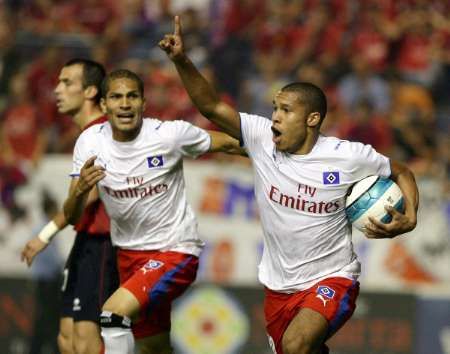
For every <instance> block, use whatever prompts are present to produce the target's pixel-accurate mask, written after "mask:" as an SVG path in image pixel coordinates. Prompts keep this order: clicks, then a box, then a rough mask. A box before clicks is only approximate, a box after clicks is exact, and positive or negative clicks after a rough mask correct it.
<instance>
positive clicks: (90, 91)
mask: <svg viewBox="0 0 450 354" xmlns="http://www.w3.org/2000/svg"><path fill="white" fill-rule="evenodd" d="M97 94H98V88H97V87H95V86H94V85H90V86H88V87H86V88H85V89H84V95H85V96H86V98H87V99H89V100H93V99H94V98H95V96H97Z"/></svg>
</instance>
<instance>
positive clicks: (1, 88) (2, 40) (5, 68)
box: [0, 4, 21, 112]
mask: <svg viewBox="0 0 450 354" xmlns="http://www.w3.org/2000/svg"><path fill="white" fill-rule="evenodd" d="M12 21H13V19H12V18H11V16H10V13H9V11H8V9H7V8H6V7H4V6H2V5H1V4H0V112H1V111H2V110H3V109H4V107H5V105H6V95H7V94H8V87H9V80H10V79H11V76H12V75H13V74H14V73H15V71H16V70H17V67H19V66H20V61H21V57H20V54H19V51H18V48H17V46H16V43H15V30H14V28H13V23H12Z"/></svg>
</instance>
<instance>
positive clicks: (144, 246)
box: [64, 70, 240, 354]
mask: <svg viewBox="0 0 450 354" xmlns="http://www.w3.org/2000/svg"><path fill="white" fill-rule="evenodd" d="M101 105H102V109H103V111H104V112H105V113H106V114H107V115H108V117H109V122H107V123H104V124H102V125H96V126H93V127H91V128H90V129H88V130H86V131H85V132H84V133H83V134H81V136H80V137H79V139H78V141H77V143H76V146H75V151H74V158H73V161H74V162H73V176H74V178H73V180H72V183H71V190H70V194H69V197H68V199H67V200H66V203H65V205H64V211H65V215H66V217H67V218H68V220H69V221H71V222H73V221H75V220H77V218H78V216H79V215H80V214H81V212H82V210H83V207H84V205H85V204H86V201H87V200H88V198H89V193H90V192H92V191H94V190H96V189H98V193H99V195H100V198H101V199H102V201H103V202H104V204H105V206H106V209H107V211H108V215H109V216H110V218H111V236H112V240H113V243H114V245H115V246H118V265H119V274H120V283H121V286H120V288H119V289H118V290H117V291H116V292H115V293H114V294H113V295H112V296H111V297H110V298H109V299H108V300H107V301H106V303H105V305H104V306H103V312H102V314H101V320H100V321H101V326H102V337H103V340H104V346H105V353H106V354H111V353H117V354H119V353H120V354H125V353H134V341H133V336H132V333H133V334H134V337H135V338H136V339H137V341H138V345H139V347H140V349H141V352H142V353H154V354H165V353H172V349H171V346H170V341H169V330H170V309H171V302H172V300H173V299H175V298H176V297H178V296H179V295H181V294H182V293H183V292H184V291H185V290H186V288H187V287H188V286H189V285H190V284H191V283H192V282H193V281H194V280H195V277H196V272H197V267H198V256H199V254H200V251H201V249H202V248H203V242H202V241H201V240H200V239H199V237H198V233H197V223H196V220H195V216H194V213H193V211H192V209H191V207H190V206H189V205H188V203H187V200H186V194H185V186H184V178H183V164H182V162H183V157H185V156H190V157H196V156H198V155H200V154H202V153H205V152H207V151H225V152H236V153H239V152H240V148H239V144H238V141H237V140H235V139H232V138H230V137H229V136H228V135H226V134H223V133H218V132H210V133H209V134H208V133H207V132H206V131H204V130H202V129H200V128H197V127H195V126H193V125H191V124H189V123H186V122H184V121H166V122H162V121H160V120H157V119H150V118H148V119H143V118H142V114H143V111H144V108H145V99H144V95H143V83H142V81H141V79H140V78H139V77H138V76H137V75H136V74H134V73H133V72H131V71H128V70H117V71H114V72H112V73H110V74H109V75H107V77H106V79H105V81H104V83H103V87H102V100H101ZM94 186H97V187H96V188H93V187H94ZM131 323H132V325H131Z"/></svg>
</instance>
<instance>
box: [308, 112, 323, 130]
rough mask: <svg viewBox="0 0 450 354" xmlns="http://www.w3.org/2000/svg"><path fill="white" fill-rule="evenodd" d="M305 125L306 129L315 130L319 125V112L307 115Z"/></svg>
mask: <svg viewBox="0 0 450 354" xmlns="http://www.w3.org/2000/svg"><path fill="white" fill-rule="evenodd" d="M306 124H307V125H308V127H311V128H315V127H317V126H319V125H320V113H319V112H312V113H310V114H309V115H308V118H306Z"/></svg>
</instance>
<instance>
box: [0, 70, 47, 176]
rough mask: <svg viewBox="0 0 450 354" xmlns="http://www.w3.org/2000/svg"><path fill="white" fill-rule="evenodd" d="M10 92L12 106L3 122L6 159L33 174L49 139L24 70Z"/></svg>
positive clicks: (0, 129)
mask: <svg viewBox="0 0 450 354" xmlns="http://www.w3.org/2000/svg"><path fill="white" fill-rule="evenodd" d="M9 91H10V93H11V96H10V97H11V98H10V101H9V105H8V106H7V108H6V110H5V112H4V113H3V116H2V119H1V121H0V132H1V137H0V141H1V142H2V155H3V159H4V160H6V161H10V162H11V163H14V164H15V165H16V166H20V167H22V168H23V169H24V170H25V171H30V170H31V169H32V168H33V167H36V166H37V165H38V163H39V161H40V159H41V157H42V154H43V153H44V152H45V149H46V144H47V138H46V133H45V130H44V129H41V128H42V125H41V123H42V121H41V120H40V119H39V116H38V111H37V107H36V106H35V105H33V103H32V101H31V100H30V97H29V94H28V91H27V81H26V72H25V71H22V72H19V73H17V74H16V75H15V76H13V78H12V79H11V82H10V88H9Z"/></svg>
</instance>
